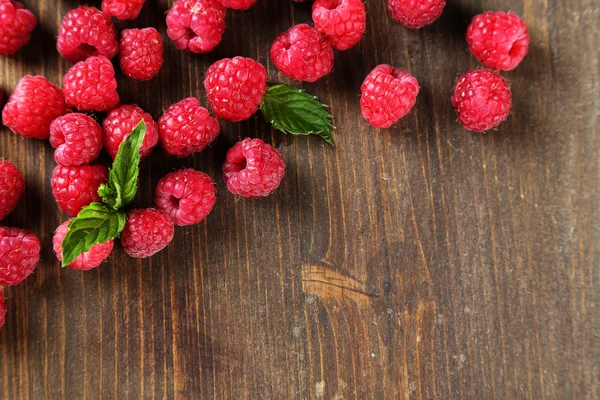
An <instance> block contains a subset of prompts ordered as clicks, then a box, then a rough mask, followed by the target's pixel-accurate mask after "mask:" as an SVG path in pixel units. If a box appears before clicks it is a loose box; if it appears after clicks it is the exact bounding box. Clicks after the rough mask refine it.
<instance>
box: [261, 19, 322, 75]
mask: <svg viewBox="0 0 600 400" xmlns="http://www.w3.org/2000/svg"><path fill="white" fill-rule="evenodd" d="M271 60H273V64H275V66H276V67H277V68H278V69H279V70H280V71H281V72H283V74H284V75H285V76H287V77H288V78H292V79H297V80H299V81H306V82H314V81H316V80H317V79H319V78H321V77H323V76H325V75H327V74H328V73H329V72H330V71H331V69H332V68H333V48H332V47H331V44H329V42H328V41H327V39H326V38H325V36H324V35H323V34H322V33H321V32H319V31H318V30H317V29H315V28H312V27H310V26H308V25H306V24H300V25H295V26H293V27H291V28H290V30H289V31H287V32H285V33H282V34H281V35H279V37H278V38H277V39H275V41H274V42H273V45H272V46H271Z"/></svg>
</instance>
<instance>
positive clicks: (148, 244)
mask: <svg viewBox="0 0 600 400" xmlns="http://www.w3.org/2000/svg"><path fill="white" fill-rule="evenodd" d="M174 234H175V226H174V225H173V220H172V219H171V217H169V216H168V215H167V214H165V213H164V212H163V211H160V210H157V209H155V208H144V209H138V210H131V211H129V213H127V223H126V224H125V229H123V232H122V233H121V244H122V245H123V249H124V250H125V253H127V254H128V255H129V256H130V257H135V258H146V257H150V256H152V255H154V254H156V253H158V252H159V251H161V250H162V249H164V248H165V247H167V245H168V244H169V243H171V240H173V236H174Z"/></svg>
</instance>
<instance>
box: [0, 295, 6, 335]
mask: <svg viewBox="0 0 600 400" xmlns="http://www.w3.org/2000/svg"><path fill="white" fill-rule="evenodd" d="M5 315H6V303H4V293H2V290H0V329H1V328H2V326H3V325H4V316H5Z"/></svg>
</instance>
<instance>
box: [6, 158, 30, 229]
mask: <svg viewBox="0 0 600 400" xmlns="http://www.w3.org/2000/svg"><path fill="white" fill-rule="evenodd" d="M24 191H25V180H24V179H23V176H22V175H21V171H19V169H18V168H17V167H15V166H14V164H13V163H10V162H8V161H4V160H0V220H2V219H4V217H6V216H7V215H8V214H9V213H10V212H11V211H12V210H14V209H15V207H16V206H17V203H18V202H19V200H20V199H21V196H23V192H24Z"/></svg>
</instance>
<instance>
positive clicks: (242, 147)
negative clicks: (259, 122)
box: [223, 139, 285, 198]
mask: <svg viewBox="0 0 600 400" xmlns="http://www.w3.org/2000/svg"><path fill="white" fill-rule="evenodd" d="M284 174H285V163H284V162H283V159H282V158H281V154H279V152H278V151H277V150H275V149H274V148H272V147H271V146H269V145H268V144H266V143H265V142H263V141H262V140H260V139H244V140H243V141H241V142H237V143H236V144H235V145H234V146H233V147H232V148H230V149H229V150H228V151H227V155H226V156H225V164H223V178H224V179H225V183H226V184H227V189H229V191H230V192H231V193H233V194H239V195H240V196H243V197H250V198H259V197H262V196H267V195H268V194H269V193H271V192H272V191H273V190H275V189H277V188H278V187H279V183H280V182H281V180H282V179H283V175H284Z"/></svg>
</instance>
